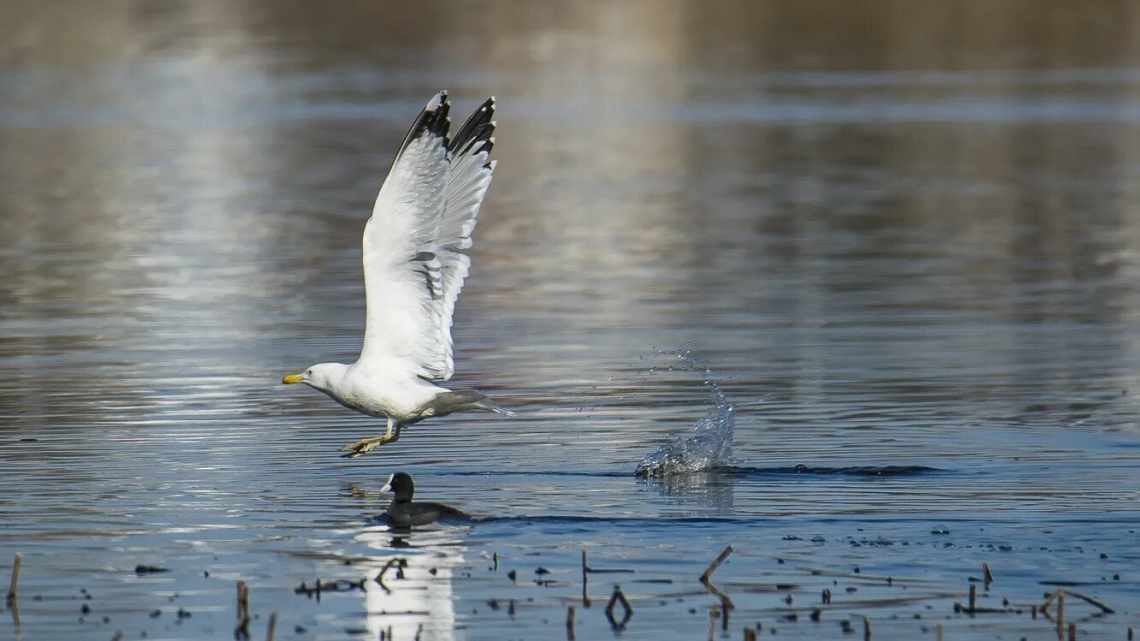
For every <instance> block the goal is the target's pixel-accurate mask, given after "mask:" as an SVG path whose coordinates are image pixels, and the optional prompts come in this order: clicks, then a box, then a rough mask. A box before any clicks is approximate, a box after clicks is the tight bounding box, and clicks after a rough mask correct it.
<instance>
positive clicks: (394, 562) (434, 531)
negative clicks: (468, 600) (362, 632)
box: [356, 525, 466, 641]
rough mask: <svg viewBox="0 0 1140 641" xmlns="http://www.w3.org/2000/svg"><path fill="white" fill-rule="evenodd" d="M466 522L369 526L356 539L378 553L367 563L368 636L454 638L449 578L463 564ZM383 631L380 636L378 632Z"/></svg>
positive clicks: (366, 608) (442, 639)
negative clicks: (409, 527) (425, 526)
mask: <svg viewBox="0 0 1140 641" xmlns="http://www.w3.org/2000/svg"><path fill="white" fill-rule="evenodd" d="M465 533H466V528H447V527H439V528H429V529H425V530H416V531H415V532H408V531H405V530H393V529H392V528H390V527H388V526H387V525H379V526H375V527H370V528H368V529H366V530H364V531H363V532H361V533H360V534H358V535H357V536H356V539H357V540H358V541H360V542H362V543H364V544H366V545H368V546H369V547H371V548H375V549H376V550H378V551H379V554H378V555H377V556H376V557H375V558H374V559H373V561H372V562H370V563H369V564H368V565H367V566H366V567H367V568H368V576H367V578H368V579H377V578H379V580H366V581H365V582H364V606H365V612H366V613H367V616H366V627H367V628H368V633H369V638H371V639H381V638H383V639H392V638H396V639H402V640H404V639H420V641H427V640H431V639H438V640H440V641H448V640H451V639H454V638H455V606H454V603H453V597H452V586H451V580H452V576H453V575H454V573H455V572H457V571H458V570H457V568H459V567H460V566H462V565H463V563H464V558H463V552H464V550H465V548H464V547H463V534H465ZM381 634H383V636H381Z"/></svg>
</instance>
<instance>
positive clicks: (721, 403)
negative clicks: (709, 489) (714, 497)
mask: <svg viewBox="0 0 1140 641" xmlns="http://www.w3.org/2000/svg"><path fill="white" fill-rule="evenodd" d="M671 356H672V357H673V360H674V361H675V362H676V364H675V365H673V366H671V367H669V370H670V371H674V370H681V371H690V372H703V373H704V386H705V388H706V389H707V390H708V391H709V400H710V401H711V402H712V407H711V408H710V409H709V411H708V413H707V414H705V416H703V417H702V418H701V419H699V420H698V421H697V422H696V425H694V426H693V429H692V430H691V431H690V432H687V433H685V434H681V435H678V436H675V437H674V438H673V440H672V441H670V442H669V443H666V444H665V445H662V446H661V447H659V448H657V449H656V450H654V451H653V452H650V453H649V454H647V455H645V457H644V458H642V459H641V462H640V463H638V465H637V469H636V470H635V472H634V473H635V474H636V475H637V476H640V477H653V478H660V477H667V476H673V475H677V474H689V473H693V472H705V471H708V470H712V469H715V468H718V467H723V466H726V465H729V464H730V463H731V459H732V436H733V430H734V429H735V427H736V409H735V408H734V407H733V406H732V404H731V403H729V402H728V399H727V398H726V397H725V395H724V391H723V390H722V389H721V388H720V385H719V384H718V383H717V382H716V380H714V379H713V376H712V371H711V370H709V369H708V368H707V367H703V366H701V365H699V364H698V363H697V361H696V359H695V358H694V357H693V355H692V352H690V351H689V350H684V351H681V352H675V353H673V354H671ZM651 371H653V370H651Z"/></svg>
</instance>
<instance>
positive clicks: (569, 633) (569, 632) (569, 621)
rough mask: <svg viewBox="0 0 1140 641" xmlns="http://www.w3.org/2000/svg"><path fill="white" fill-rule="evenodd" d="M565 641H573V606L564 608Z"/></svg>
mask: <svg viewBox="0 0 1140 641" xmlns="http://www.w3.org/2000/svg"><path fill="white" fill-rule="evenodd" d="M566 641H574V606H569V607H568V608H566Z"/></svg>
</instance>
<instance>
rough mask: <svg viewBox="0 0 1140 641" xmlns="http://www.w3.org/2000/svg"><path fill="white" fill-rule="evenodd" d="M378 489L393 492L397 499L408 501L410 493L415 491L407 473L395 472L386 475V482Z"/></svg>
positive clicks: (410, 498)
mask: <svg viewBox="0 0 1140 641" xmlns="http://www.w3.org/2000/svg"><path fill="white" fill-rule="evenodd" d="M380 491H381V492H393V493H395V494H396V500H397V501H410V500H412V494H414V493H415V491H416V484H415V483H413V482H412V477H411V476H409V475H408V474H406V473H404V472H396V473H395V474H393V475H392V476H389V477H388V482H387V483H385V484H384V487H382V488H380Z"/></svg>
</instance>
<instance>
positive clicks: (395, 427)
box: [340, 416, 400, 458]
mask: <svg viewBox="0 0 1140 641" xmlns="http://www.w3.org/2000/svg"><path fill="white" fill-rule="evenodd" d="M398 440H400V425H399V423H397V422H396V419H394V418H392V417H390V416H389V417H388V429H387V430H386V431H385V432H384V435H383V436H373V437H369V438H362V439H360V440H359V441H357V442H355V443H349V444H348V445H345V446H344V447H342V448H340V451H342V452H344V454H342V455H341V456H343V457H344V458H356V457H358V456H363V455H364V454H367V453H369V452H371V451H372V450H374V449H376V448H378V447H380V446H381V445H384V444H385V443H394V442H396V441H398Z"/></svg>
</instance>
